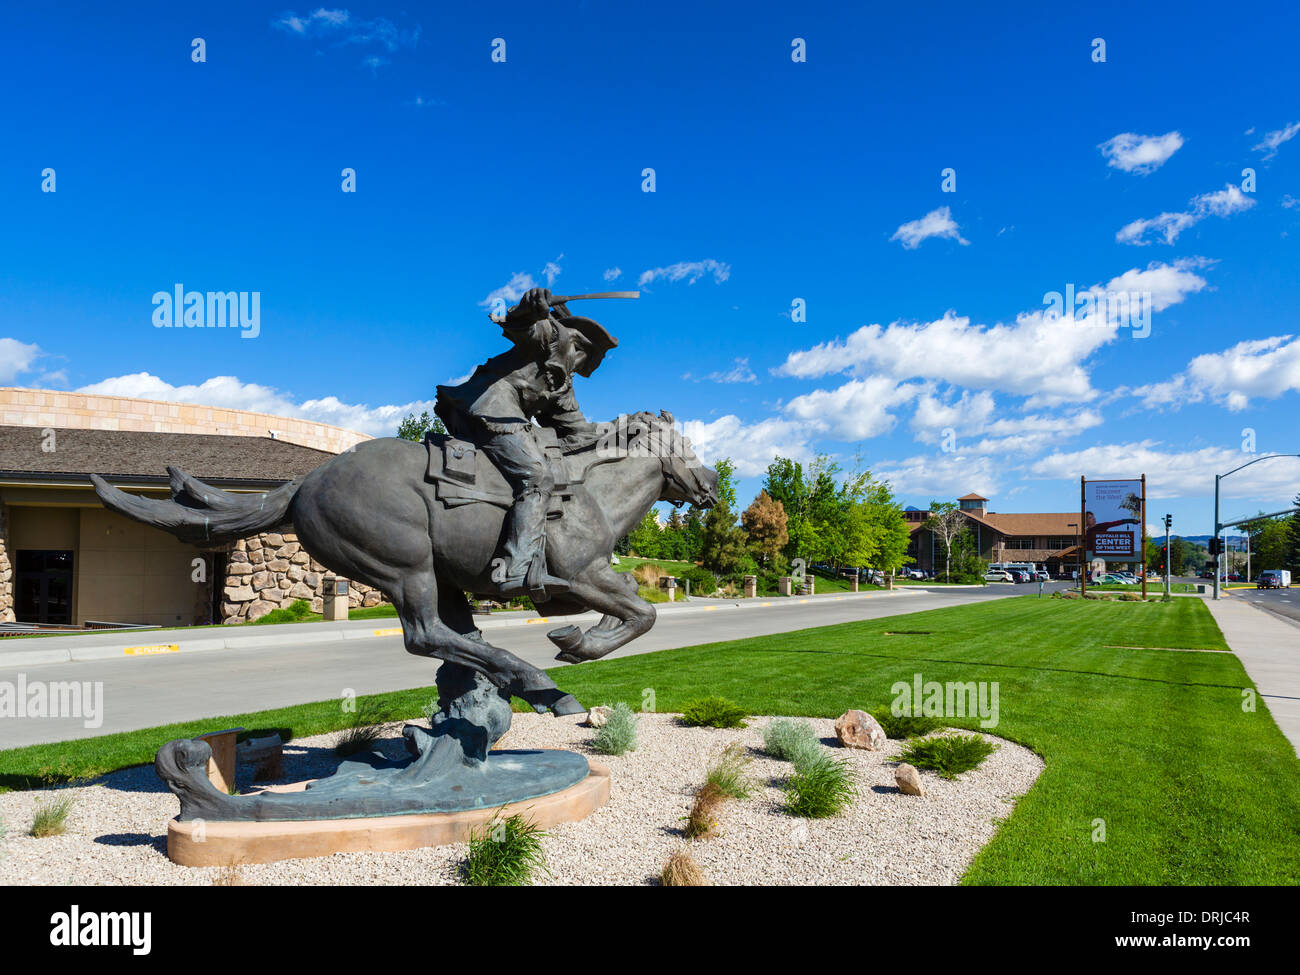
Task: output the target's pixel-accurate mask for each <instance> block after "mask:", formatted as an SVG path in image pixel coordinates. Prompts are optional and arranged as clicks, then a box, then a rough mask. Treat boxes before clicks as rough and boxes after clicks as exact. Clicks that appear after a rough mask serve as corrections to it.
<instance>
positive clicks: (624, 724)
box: [591, 701, 637, 755]
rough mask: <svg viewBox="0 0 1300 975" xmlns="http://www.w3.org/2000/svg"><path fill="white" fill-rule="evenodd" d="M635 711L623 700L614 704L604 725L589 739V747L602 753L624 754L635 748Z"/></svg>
mask: <svg viewBox="0 0 1300 975" xmlns="http://www.w3.org/2000/svg"><path fill="white" fill-rule="evenodd" d="M636 726H637V716H636V712H635V711H633V710H632V709H631V708H630V707H628V706H627V704H626V703H624V702H623V701H619V702H618V703H617V704H615V705H614V706H613V707H612V708H611V709H610V711H609V714H608V715H607V716H606V719H605V723H604V725H602V726H601V728H600V730H599V731H597V732H596V735H595V737H594V738H592V739H591V747H592V748H593V749H594V750H595V751H597V752H599V753H600V754H602V755H625V754H627V753H628V752H631V751H635V750H636Z"/></svg>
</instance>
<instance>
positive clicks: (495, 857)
mask: <svg viewBox="0 0 1300 975" xmlns="http://www.w3.org/2000/svg"><path fill="white" fill-rule="evenodd" d="M545 835H546V834H545V833H543V832H542V831H541V829H539V828H538V827H537V826H536V825H535V824H533V823H531V822H529V821H528V820H526V819H524V818H523V817H522V816H518V815H516V816H511V817H510V818H509V819H502V818H501V816H500V813H498V814H497V815H496V816H494V817H493V818H492V819H491V820H489V821H488V822H486V823H484V824H483V825H482V826H481V827H480V828H479V829H476V830H473V831H471V833H470V837H469V855H468V856H467V857H466V859H465V867H464V875H465V882H466V883H467V884H469V885H470V886H471V887H523V886H526V885H527V884H529V883H531V881H532V879H533V873H534V872H535V871H538V870H541V871H543V872H545V870H546V855H545V854H544V853H543V852H542V837H544V836H545Z"/></svg>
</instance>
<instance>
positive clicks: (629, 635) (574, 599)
mask: <svg viewBox="0 0 1300 975" xmlns="http://www.w3.org/2000/svg"><path fill="white" fill-rule="evenodd" d="M603 426H604V428H605V429H607V430H609V431H611V435H610V436H609V437H607V438H603V439H602V440H601V441H598V442H597V443H595V444H592V445H590V446H587V447H585V448H584V449H582V450H579V451H577V452H575V453H573V454H570V455H568V456H567V457H566V458H564V460H563V463H564V464H566V465H567V468H568V470H569V471H571V472H573V473H572V475H571V476H570V477H569V478H568V479H569V481H571V483H570V485H569V487H568V488H567V489H566V490H565V492H564V500H563V503H562V505H561V506H560V509H559V517H558V519H556V520H553V521H552V522H551V526H550V527H549V529H548V531H547V544H546V552H547V561H548V564H549V565H550V567H551V571H552V572H554V573H556V574H557V575H559V576H561V577H563V578H564V579H566V580H567V581H569V583H570V589H569V591H568V592H567V593H564V594H563V595H562V596H556V597H554V598H553V599H551V600H550V601H549V602H547V603H546V613H547V615H548V616H563V615H572V614H575V613H581V612H584V611H586V610H596V611H598V612H600V613H601V614H602V617H601V619H600V621H599V622H597V623H596V624H594V625H593V626H592V627H590V628H589V629H588V630H587V631H586V632H585V633H584V632H582V631H581V630H580V629H579V628H578V627H576V626H572V625H569V626H564V627H560V628H558V629H555V630H552V631H551V632H550V633H549V634H548V635H549V637H550V639H551V640H552V641H553V642H554V643H555V644H556V645H557V646H558V647H559V648H560V653H559V654H558V656H557V659H559V660H563V661H568V662H577V661H583V660H595V659H597V658H599V657H603V656H605V655H606V654H608V653H610V652H611V651H613V650H615V649H617V648H618V647H621V646H623V645H624V644H625V643H627V642H628V641H629V640H632V639H635V638H636V637H638V636H640V635H641V634H643V633H645V632H646V631H647V630H649V629H650V627H651V626H653V625H654V621H655V610H654V607H653V606H652V605H651V604H649V603H648V602H646V601H645V600H643V599H641V598H640V597H639V596H638V595H637V591H636V588H637V587H636V583H635V581H634V580H633V579H632V578H631V576H629V575H626V574H621V573H618V572H615V571H614V569H612V568H611V567H610V555H611V553H612V552H613V549H614V545H615V543H616V542H617V541H618V539H620V538H622V537H623V536H624V535H626V534H627V533H628V532H630V531H631V530H632V529H633V528H634V527H635V526H636V524H637V523H638V522H639V521H640V520H641V518H642V517H644V516H645V514H646V512H648V511H649V510H650V508H651V507H652V506H653V505H654V504H655V503H657V502H660V501H668V502H672V503H673V504H678V505H680V504H683V503H687V502H689V503H691V504H694V505H696V506H698V507H709V506H711V505H712V504H714V502H715V501H716V489H717V480H718V475H717V473H716V472H715V471H712V470H710V469H709V468H707V467H705V466H704V465H703V464H702V463H701V462H700V460H699V458H697V457H696V456H695V454H694V452H693V451H692V450H691V448H690V444H689V442H688V441H686V440H685V438H683V437H682V436H681V434H680V433H679V432H678V431H677V430H676V428H675V427H674V424H673V418H672V416H671V415H670V414H666V413H661V414H660V415H659V416H654V415H651V414H649V413H637V414H632V415H630V416H627V417H622V418H620V419H619V420H618V421H615V422H614V423H613V424H606V425H603ZM442 443H443V441H442V440H441V439H440V438H436V437H435V438H433V442H432V444H422V443H416V442H413V441H410V440H402V439H398V438H391V437H390V438H385V439H376V440H369V441H365V442H363V443H360V444H358V445H356V446H355V447H352V448H350V449H348V450H346V451H344V452H343V453H342V454H339V455H338V456H336V457H334V458H332V459H330V460H328V461H326V462H325V463H324V464H322V465H321V466H320V467H318V468H316V469H315V470H314V471H312V472H311V473H310V474H307V475H305V476H304V477H302V478H299V479H297V480H294V481H290V482H289V483H287V484H284V485H283V486H281V487H278V488H276V489H274V490H272V491H267V492H265V493H260V494H236V493H232V492H228V491H222V490H220V489H218V488H214V487H211V486H210V485H207V484H204V483H203V482H202V481H199V480H197V479H195V478H193V477H191V476H190V475H189V474H187V473H185V472H184V471H182V470H180V469H178V468H171V467H169V468H168V473H169V474H170V476H171V492H172V498H171V500H169V501H163V500H157V499H152V498H146V497H140V496H137V495H132V494H127V493H126V492H123V491H120V490H118V489H117V488H115V487H113V486H112V485H110V484H108V483H107V482H106V481H105V480H104V479H103V478H101V477H99V476H98V475H91V480H92V481H93V482H94V485H95V491H96V493H97V494H98V495H99V497H100V498H101V499H102V500H103V502H104V504H105V505H106V506H107V507H108V508H110V509H112V510H113V511H117V512H119V513H121V514H123V515H126V516H127V517H130V518H133V519H135V520H136V521H140V522H143V523H144V524H146V525H151V526H153V527H155V528H161V529H163V530H164V531H167V532H170V533H171V534H172V535H175V536H176V537H177V538H179V539H181V540H182V541H186V542H191V543H194V544H198V545H203V546H211V545H222V544H227V543H230V542H233V541H235V540H236V539H239V538H243V537H245V536H248V535H254V534H257V533H258V532H266V531H277V530H280V529H281V528H286V529H287V528H289V527H290V526H291V527H292V530H293V531H294V532H296V533H297V536H298V540H299V542H300V543H301V544H302V546H303V548H305V549H306V550H307V552H308V553H309V554H310V555H311V556H312V557H313V558H315V559H316V560H317V561H318V562H320V563H322V564H323V565H325V566H327V567H328V568H329V569H331V570H332V571H334V572H336V573H338V574H339V575H340V576H342V577H345V578H348V579H353V580H356V581H358V582H362V583H365V584H367V585H370V586H373V587H375V588H377V589H379V590H380V591H381V592H383V593H384V594H385V595H387V596H388V598H389V599H390V600H392V603H393V605H394V606H395V607H396V609H397V614H398V616H399V617H400V618H401V621H402V630H403V634H404V639H405V643H406V649H407V651H408V652H410V653H414V654H419V655H421V656H428V657H438V658H440V659H442V660H444V661H446V662H447V664H448V665H457V666H453V667H451V668H450V672H449V673H448V674H443V673H442V672H441V671H440V672H439V690H440V691H445V690H446V688H444V686H443V685H444V682H445V683H447V684H448V685H451V686H455V687H456V688H458V691H457V692H456V693H461V694H468V693H469V692H470V691H471V690H472V686H471V685H472V684H473V683H474V680H476V678H473V674H470V673H469V672H470V671H472V672H475V673H477V674H482V675H483V676H484V677H486V678H487V680H488V681H490V682H491V684H492V685H494V687H495V692H496V693H497V694H498V695H502V696H505V695H516V696H518V697H520V698H522V699H524V700H525V701H527V702H528V703H529V704H530V705H532V706H533V708H535V709H536V710H537V711H539V712H542V711H546V710H550V711H551V712H553V713H555V714H575V713H579V712H581V711H582V710H583V708H582V705H580V704H579V703H578V702H577V701H576V700H575V699H574V698H573V697H572V696H571V695H569V694H565V693H563V692H562V691H560V690H559V689H558V688H557V687H556V686H555V682H554V681H553V680H551V678H550V677H548V676H547V675H546V673H545V672H544V671H542V670H540V669H538V668H536V667H534V666H532V665H531V664H529V663H527V662H526V661H524V660H522V659H521V658H519V657H517V656H516V655H514V654H512V653H510V652H509V651H507V650H503V649H502V648H500V647H496V646H493V645H492V644H490V643H488V642H487V641H486V640H484V639H483V636H482V634H481V632H480V631H479V630H478V628H477V627H476V626H475V625H474V620H473V616H472V613H471V610H470V605H469V601H468V600H467V598H466V595H465V594H466V593H467V592H469V593H473V594H475V595H477V596H483V597H487V598H492V597H494V596H498V595H499V591H498V587H497V585H496V584H495V583H494V582H493V581H492V571H491V562H492V559H493V556H494V555H495V553H496V549H497V546H498V542H499V539H500V538H501V535H502V530H503V523H504V520H505V516H506V511H505V510H504V508H503V506H502V505H501V504H500V503H494V501H495V500H496V499H499V498H502V497H504V498H505V499H506V500H507V502H508V499H509V489H508V486H507V485H506V482H505V480H504V478H502V477H501V475H500V473H499V472H497V471H496V470H495V469H494V468H492V467H491V465H490V463H489V462H488V461H487V459H486V457H482V456H480V460H479V474H480V477H479V482H480V484H482V485H483V488H482V490H481V491H480V492H479V493H481V494H482V496H483V499H481V500H475V499H474V497H473V496H471V497H468V498H467V497H464V496H463V495H464V492H461V494H462V496H461V497H459V498H455V499H452V500H454V502H455V503H452V501H449V500H447V499H445V498H443V497H442V496H441V495H440V493H439V492H440V490H441V489H443V487H444V484H445V483H446V482H443V481H437V480H436V477H435V478H434V480H433V482H431V480H430V476H432V475H436V473H437V472H436V471H434V470H432V468H433V467H435V466H437V465H436V464H435V463H431V462H430V461H431V457H437V456H439V455H440V454H441V447H442ZM448 493H449V494H455V493H456V492H455V491H454V490H453V491H450V492H448ZM507 506H508V505H507ZM552 516H553V517H554V513H553V515H552ZM444 666H446V665H444ZM457 667H464V668H468V671H460V670H458V669H457ZM467 678H468V679H467ZM450 696H453V697H454V696H455V694H452V695H450ZM446 707H447V702H444V710H445V709H446ZM506 720H507V726H508V714H507V715H506Z"/></svg>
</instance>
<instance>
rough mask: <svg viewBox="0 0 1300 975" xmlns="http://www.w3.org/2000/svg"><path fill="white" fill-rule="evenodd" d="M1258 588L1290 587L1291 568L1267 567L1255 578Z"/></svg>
mask: <svg viewBox="0 0 1300 975" xmlns="http://www.w3.org/2000/svg"><path fill="white" fill-rule="evenodd" d="M1255 588H1256V589H1290V588H1291V570H1290V569H1265V570H1264V571H1263V572H1261V573H1260V574H1259V578H1258V579H1256V580H1255Z"/></svg>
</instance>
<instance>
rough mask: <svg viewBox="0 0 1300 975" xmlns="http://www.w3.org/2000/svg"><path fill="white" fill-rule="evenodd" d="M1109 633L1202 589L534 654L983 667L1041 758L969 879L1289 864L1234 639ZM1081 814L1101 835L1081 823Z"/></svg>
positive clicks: (1192, 620)
mask: <svg viewBox="0 0 1300 975" xmlns="http://www.w3.org/2000/svg"><path fill="white" fill-rule="evenodd" d="M902 631H907V632H902ZM927 631H928V632H927ZM887 633H893V634H896V635H886V634H887ZM1120 646H1129V647H1153V648H1160V647H1186V648H1197V649H1204V650H1220V651H1221V650H1223V649H1225V644H1224V642H1223V637H1222V635H1221V634H1220V632H1219V630H1218V627H1217V626H1216V625H1215V623H1214V621H1213V619H1212V617H1211V616H1210V614H1209V612H1208V611H1207V610H1206V609H1205V606H1204V605H1203V604H1202V603H1201V601H1200V600H1193V599H1179V600H1174V601H1172V602H1169V603H1140V602H1132V603H1120V602H1114V603H1111V602H1097V601H1083V600H1061V599H1053V600H1048V599H1037V598H1034V597H1033V596H1027V597H1021V598H1010V599H1004V600H997V601H994V602H989V603H983V604H977V605H973V606H963V607H954V608H950V609H941V610H932V611H929V612H924V613H913V614H909V615H906V616H893V617H889V618H886V619H881V620H875V621H865V622H860V623H846V624H841V625H838V626H830V627H822V628H818V629H811V630H802V631H799V632H796V633H786V634H781V635H778V636H771V637H763V638H758V639H752V640H737V641H733V642H728V643H717V644H711V645H707V646H698V647H690V648H686V649H681V650H667V651H662V652H659V653H651V654H643V655H639V656H633V657H626V658H622V659H618V660H612V661H598V662H595V663H589V664H580V665H578V666H575V667H566V668H560V669H557V670H555V671H553V672H552V673H553V675H554V676H555V679H556V681H557V682H558V683H559V684H560V686H561V687H563V688H564V689H566V690H568V691H571V692H572V693H574V694H576V695H577V696H578V698H579V699H580V700H581V701H582V702H583V703H584V704H587V705H588V706H591V705H595V704H600V703H605V702H610V703H612V702H614V701H619V700H623V701H627V702H629V703H632V704H634V705H635V704H636V703H638V702H640V701H641V699H642V691H643V689H644V688H653V689H654V691H655V695H656V699H657V700H656V706H657V708H658V709H659V710H660V711H678V710H681V708H682V706H683V705H684V704H685V703H686V702H688V701H690V700H692V699H694V698H697V697H700V696H702V695H707V694H719V695H722V696H724V697H728V698H730V699H732V700H734V701H737V702H739V703H740V704H742V705H743V706H744V707H745V708H746V710H748V711H749V712H750V713H752V714H791V715H815V716H823V717H835V716H837V715H839V714H840V713H841V712H843V711H844V710H846V709H848V708H851V707H861V708H865V709H867V710H872V709H879V708H887V707H888V706H889V703H890V701H891V699H892V695H891V692H890V687H891V685H892V684H893V683H894V682H895V681H908V682H910V681H911V680H912V677H913V675H914V674H917V673H920V674H921V675H922V676H923V679H925V680H927V681H929V680H936V681H941V682H943V681H963V682H965V681H997V682H998V683H999V688H1000V698H999V706H1000V719H1001V721H1000V723H999V725H998V727H997V728H996V729H992V730H993V733H995V734H998V735H1001V736H1003V737H1005V738H1009V739H1011V740H1013V741H1017V742H1020V743H1021V744H1024V745H1026V746H1028V747H1030V748H1032V749H1034V750H1035V751H1037V752H1038V753H1039V754H1040V755H1042V756H1043V758H1044V759H1045V760H1046V763H1047V767H1046V769H1045V771H1044V772H1043V774H1042V776H1041V777H1040V778H1039V780H1038V782H1037V783H1036V784H1035V786H1034V787H1033V789H1031V790H1030V792H1029V794H1028V795H1027V796H1025V797H1024V798H1023V799H1022V800H1021V801H1020V802H1019V804H1018V805H1017V807H1016V809H1015V811H1014V813H1013V814H1012V815H1011V817H1010V818H1009V819H1008V820H1007V821H1006V822H1005V823H1003V825H1002V826H1001V827H1000V828H999V830H998V832H997V835H996V836H995V837H994V839H993V840H992V842H991V843H990V844H989V845H988V846H987V847H986V848H985V849H984V850H983V851H982V852H981V853H980V854H979V855H978V857H977V858H976V860H975V862H974V864H973V865H972V867H971V869H970V871H969V873H968V875H967V877H966V880H967V882H969V883H982V884H1247V883H1256V884H1258V883H1264V884H1268V883H1295V882H1296V880H1297V878H1298V877H1300V761H1298V760H1297V758H1296V756H1295V752H1294V751H1293V749H1292V747H1291V745H1290V743H1289V742H1288V741H1287V740H1286V739H1285V737H1283V735H1282V733H1281V732H1280V731H1279V730H1278V729H1277V727H1276V725H1275V724H1274V723H1273V721H1272V718H1271V717H1270V716H1269V715H1268V712H1267V710H1266V709H1265V708H1264V706H1263V703H1262V702H1259V703H1258V708H1259V709H1258V710H1257V711H1256V712H1253V713H1248V712H1244V711H1243V710H1242V706H1241V702H1242V689H1243V688H1245V687H1250V686H1252V685H1251V682H1250V680H1249V678H1247V676H1246V674H1245V672H1244V670H1243V669H1242V667H1241V665H1240V663H1239V662H1238V661H1237V659H1236V657H1235V656H1233V655H1232V654H1230V653H1222V652H1218V653H1215V652H1210V653H1188V652H1178V651H1176V650H1167V649H1146V650H1132V649H1118V647H1120ZM433 693H434V692H433V690H432V688H419V689H416V690H411V691H403V692H400V693H397V694H389V695H384V696H383V702H384V704H385V705H386V706H387V707H388V709H389V712H390V714H392V716H393V717H414V716H416V715H418V714H419V713H420V712H421V711H422V709H423V707H424V706H425V704H426V703H427V702H428V701H429V699H430V698H431V697H432V696H433ZM348 721H349V716H348V715H343V714H341V712H340V709H339V706H338V703H337V702H323V703H318V704H309V705H303V706H301V707H297V708H286V709H282V710H279V711H273V712H264V713H262V714H256V715H234V716H229V717H225V718H214V719H210V720H205V721H201V722H192V723H189V724H185V725H173V726H170V727H168V728H158V729H151V730H149V731H142V732H133V733H130V734H123V735H108V736H104V737H102V738H98V739H90V740H87V741H81V742H70V743H63V744H60V745H44V746H34V747H32V748H25V749H16V750H12V751H8V752H0V787H4V786H9V787H11V788H26V787H32V786H35V785H39V784H41V781H42V780H45V781H49V780H51V779H57V778H58V777H60V776H61V775H62V776H66V775H72V774H80V775H85V774H91V773H98V772H103V771H107V770H108V769H112V768H119V767H122V766H125V765H130V764H138V763H141V762H147V761H151V760H152V757H153V752H154V751H155V750H156V749H157V748H158V747H159V746H160V745H161V744H163V742H165V741H167V740H169V739H171V738H176V737H182V736H188V735H193V734H197V733H199V732H201V731H209V730H212V729H214V728H218V727H228V726H231V725H243V726H244V727H246V728H249V729H268V728H275V729H279V730H280V731H281V732H282V734H284V735H285V736H286V737H287V736H296V737H301V736H303V735H308V734H315V733H319V732H322V731H327V730H331V729H335V728H339V727H342V726H344V725H345V724H347V723H348ZM967 724H968V725H969V726H973V725H971V724H970V722H967ZM959 781H960V780H959ZM1097 820H1104V823H1105V831H1106V839H1105V842H1101V843H1094V842H1093V839H1092V837H1093V833H1094V830H1095V829H1096V828H1097V827H1096V821H1097Z"/></svg>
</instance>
